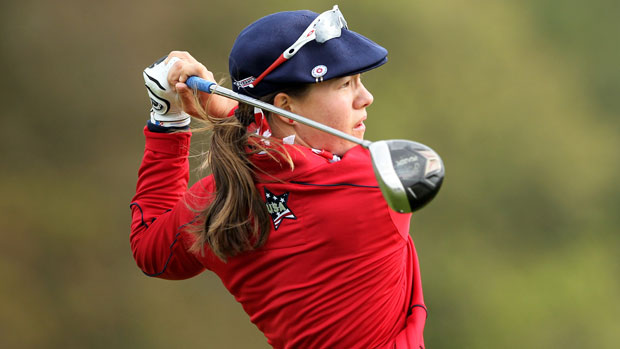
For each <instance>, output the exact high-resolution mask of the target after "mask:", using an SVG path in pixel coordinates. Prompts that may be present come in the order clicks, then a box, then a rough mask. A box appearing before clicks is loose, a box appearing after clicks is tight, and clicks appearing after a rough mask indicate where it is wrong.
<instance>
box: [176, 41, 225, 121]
mask: <svg viewBox="0 0 620 349" xmlns="http://www.w3.org/2000/svg"><path fill="white" fill-rule="evenodd" d="M176 59H178V61H175V62H174V63H173V66H172V67H171V69H170V71H169V73H168V84H169V85H170V86H172V88H173V90H174V91H176V92H177V93H178V96H179V99H180V100H181V103H182V106H183V110H184V111H185V112H186V113H187V114H189V115H191V116H194V117H198V118H204V115H203V114H202V113H201V112H200V111H201V110H202V111H204V112H207V113H208V114H209V115H212V116H215V117H217V118H225V117H227V116H228V113H229V112H230V111H231V110H232V109H233V108H234V107H235V106H237V102H236V101H234V100H232V99H228V98H226V97H223V96H218V95H212V94H209V93H206V92H202V91H198V101H199V103H200V105H198V104H196V98H195V97H194V92H193V90H192V89H190V88H189V87H187V85H186V84H185V81H187V79H188V78H189V77H190V76H193V75H196V76H198V77H201V78H203V79H206V80H209V81H215V78H214V77H213V74H212V73H211V72H210V71H209V70H207V68H206V67H205V66H204V65H203V64H201V63H200V62H198V61H197V60H196V59H195V58H194V57H192V56H191V55H190V54H189V53H187V52H184V51H172V52H170V54H169V55H168V57H167V58H166V59H165V60H164V63H167V62H170V61H172V60H176Z"/></svg>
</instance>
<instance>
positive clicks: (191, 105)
mask: <svg viewBox="0 0 620 349" xmlns="http://www.w3.org/2000/svg"><path fill="white" fill-rule="evenodd" d="M175 88H176V90H177V93H178V95H179V99H180V100H181V103H182V104H183V111H185V112H186V113H187V114H189V115H191V116H193V117H197V118H202V114H203V113H204V110H202V107H200V106H199V105H198V104H197V103H196V97H195V96H194V91H193V90H191V89H190V88H189V87H187V85H186V84H184V83H182V82H177V83H176V85H175ZM201 111H202V113H201Z"/></svg>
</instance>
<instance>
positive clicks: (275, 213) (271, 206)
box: [265, 188, 297, 230]
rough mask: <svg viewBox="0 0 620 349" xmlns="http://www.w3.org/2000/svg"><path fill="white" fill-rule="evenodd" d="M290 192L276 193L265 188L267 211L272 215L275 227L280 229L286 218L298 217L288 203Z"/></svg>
mask: <svg viewBox="0 0 620 349" xmlns="http://www.w3.org/2000/svg"><path fill="white" fill-rule="evenodd" d="M288 194H289V193H284V194H282V195H275V194H273V193H272V192H270V191H269V190H268V189H267V188H265V205H266V206H267V211H268V212H269V214H270V215H271V220H272V221H273V227H274V228H275V229H276V230H278V228H279V227H280V224H282V221H283V220H284V219H297V217H295V214H294V213H293V211H291V210H290V209H289V208H288V206H287V205H286V204H287V202H288Z"/></svg>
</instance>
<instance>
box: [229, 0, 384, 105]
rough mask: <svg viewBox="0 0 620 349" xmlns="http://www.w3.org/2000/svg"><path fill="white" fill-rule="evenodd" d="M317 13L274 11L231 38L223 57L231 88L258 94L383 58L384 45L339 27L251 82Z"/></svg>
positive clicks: (367, 66)
mask: <svg viewBox="0 0 620 349" xmlns="http://www.w3.org/2000/svg"><path fill="white" fill-rule="evenodd" d="M317 16H318V13H315V12H312V11H307V10H303V11H291V12H278V13H274V14H271V15H268V16H266V17H263V18H261V19H259V20H257V21H256V22H254V23H252V24H250V25H249V26H248V27H246V28H245V29H244V30H243V31H242V32H241V33H240V34H239V36H238V37H237V40H235V43H234V45H233V48H232V50H231V52H230V56H229V60H228V66H229V71H230V76H231V79H232V82H233V86H232V87H233V91H235V92H239V93H241V94H244V95H248V96H252V97H262V96H265V95H267V94H270V93H273V92H278V91H281V90H283V89H285V88H287V87H290V86H294V85H298V84H305V83H313V82H317V81H320V80H329V79H333V78H338V77H343V76H349V75H355V74H358V73H363V72H365V71H368V70H371V69H374V68H376V67H379V66H381V65H383V64H384V63H385V62H387V50H386V49H385V48H383V47H381V46H379V45H377V44H376V43H375V42H373V41H372V40H370V39H368V38H366V37H364V36H362V35H360V34H358V33H356V32H354V31H352V30H348V29H346V28H343V29H342V32H341V36H340V37H337V38H333V39H330V40H327V41H326V42H324V43H319V42H317V41H316V40H313V41H311V42H309V43H307V44H306V45H304V46H303V47H301V48H300V49H299V51H298V52H297V53H296V54H295V55H294V56H293V57H291V58H290V59H289V60H288V61H285V62H284V63H282V64H281V65H280V66H278V67H277V68H275V69H274V70H273V71H272V72H271V73H269V74H268V75H267V76H265V78H264V79H263V80H262V81H261V82H260V83H258V84H257V86H255V87H253V88H252V87H250V86H249V84H250V82H251V81H252V79H254V78H257V77H258V76H260V75H261V73H263V72H264V71H265V70H266V69H267V68H268V67H269V66H270V65H271V64H272V63H273V62H274V61H275V60H276V59H277V58H278V57H279V56H280V55H281V54H282V53H283V52H284V50H286V49H287V48H289V46H291V45H292V44H293V43H294V42H295V41H297V39H298V38H299V36H300V35H301V34H302V33H303V32H304V31H305V30H306V28H307V27H308V26H309V25H310V23H311V22H312V21H313V20H314V19H315V18H316V17H317ZM325 69H326V70H325ZM317 71H318V72H319V74H317ZM313 72H314V75H313ZM318 75H320V78H321V79H320V80H319V78H317V76H318Z"/></svg>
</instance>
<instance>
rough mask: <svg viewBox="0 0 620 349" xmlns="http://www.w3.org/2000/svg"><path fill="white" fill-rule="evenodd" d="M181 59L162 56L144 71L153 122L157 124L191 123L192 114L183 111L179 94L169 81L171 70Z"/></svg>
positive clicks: (164, 125) (181, 125)
mask: <svg viewBox="0 0 620 349" xmlns="http://www.w3.org/2000/svg"><path fill="white" fill-rule="evenodd" d="M179 60H180V59H179V58H176V57H173V58H172V59H166V61H164V59H163V58H162V59H160V60H158V61H157V62H155V63H153V64H152V65H151V66H150V67H148V68H146V69H144V71H143V72H142V76H143V77H144V84H145V86H146V90H147V92H148V94H149V97H150V98H151V122H152V123H153V124H155V125H159V126H163V127H184V126H187V125H189V123H190V116H189V115H188V114H187V113H185V112H184V111H183V106H182V103H181V100H180V99H179V96H178V94H177V93H176V91H174V89H173V88H172V87H171V86H170V84H169V83H168V74H169V71H170V69H171V68H172V67H173V66H174V65H175V63H176V62H177V61H179ZM162 61H163V62H162Z"/></svg>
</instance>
